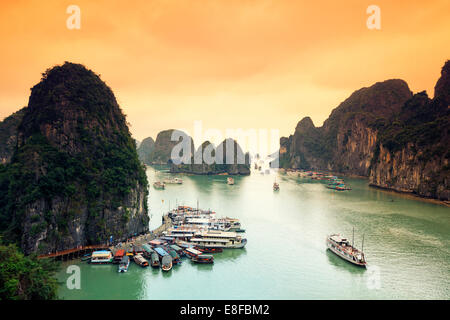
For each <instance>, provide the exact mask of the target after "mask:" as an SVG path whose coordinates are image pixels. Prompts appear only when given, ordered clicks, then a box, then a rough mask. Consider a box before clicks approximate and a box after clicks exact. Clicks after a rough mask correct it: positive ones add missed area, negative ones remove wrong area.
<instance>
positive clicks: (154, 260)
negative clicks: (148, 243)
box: [150, 252, 160, 268]
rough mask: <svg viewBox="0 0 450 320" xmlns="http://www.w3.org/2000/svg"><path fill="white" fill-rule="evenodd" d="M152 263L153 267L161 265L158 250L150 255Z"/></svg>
mask: <svg viewBox="0 0 450 320" xmlns="http://www.w3.org/2000/svg"><path fill="white" fill-rule="evenodd" d="M150 263H151V265H152V267H153V268H159V266H160V263H159V256H158V254H157V253H156V252H153V253H152V255H151V256H150Z"/></svg>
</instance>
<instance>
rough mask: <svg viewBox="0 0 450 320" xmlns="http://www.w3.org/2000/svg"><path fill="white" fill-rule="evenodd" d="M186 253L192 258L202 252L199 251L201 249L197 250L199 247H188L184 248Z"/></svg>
mask: <svg viewBox="0 0 450 320" xmlns="http://www.w3.org/2000/svg"><path fill="white" fill-rule="evenodd" d="M184 253H185V254H186V257H189V258H191V259H192V258H193V257H196V256H198V255H201V254H202V252H201V251H199V250H197V249H194V248H186V249H184Z"/></svg>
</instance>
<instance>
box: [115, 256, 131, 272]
mask: <svg viewBox="0 0 450 320" xmlns="http://www.w3.org/2000/svg"><path fill="white" fill-rule="evenodd" d="M129 265H130V257H129V256H126V255H124V256H123V257H122V260H120V262H119V270H118V272H127V271H128V266H129Z"/></svg>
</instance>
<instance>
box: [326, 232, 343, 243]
mask: <svg viewBox="0 0 450 320" xmlns="http://www.w3.org/2000/svg"><path fill="white" fill-rule="evenodd" d="M329 238H330V239H331V240H333V241H336V242H343V241H347V238H343V237H342V236H341V235H340V234H332V235H331V236H330V237H329Z"/></svg>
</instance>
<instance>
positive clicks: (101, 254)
mask: <svg viewBox="0 0 450 320" xmlns="http://www.w3.org/2000/svg"><path fill="white" fill-rule="evenodd" d="M112 261H113V254H112V252H111V251H109V250H99V251H94V252H92V255H91V260H90V263H92V264H106V263H111V262H112Z"/></svg>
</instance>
